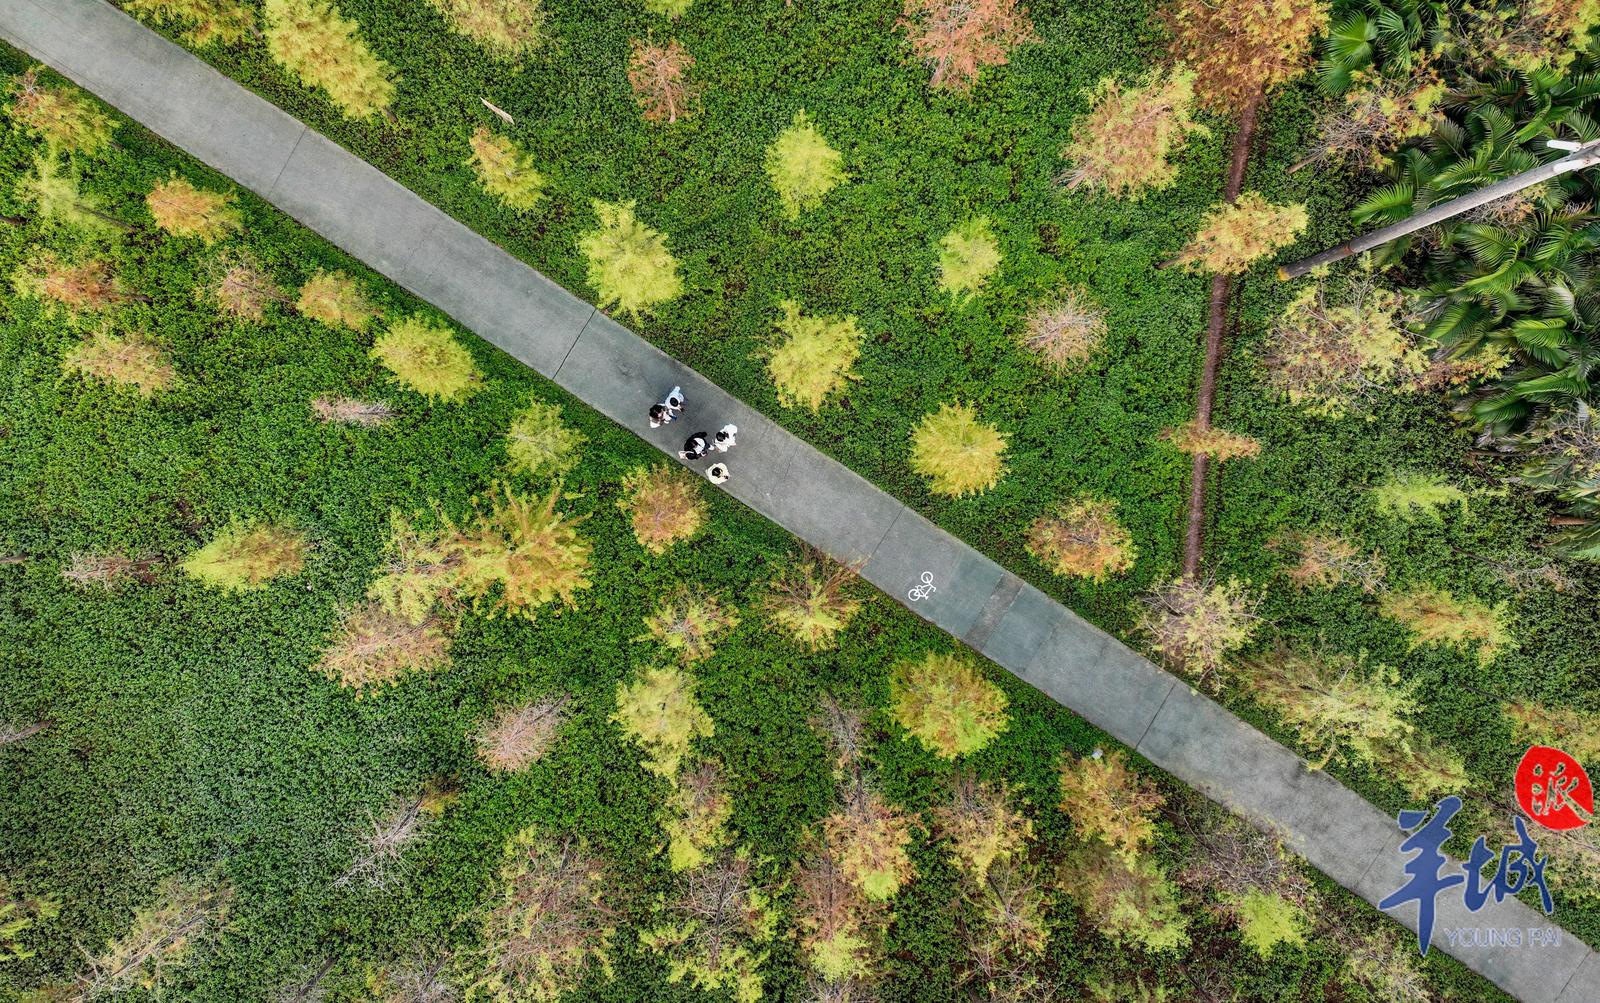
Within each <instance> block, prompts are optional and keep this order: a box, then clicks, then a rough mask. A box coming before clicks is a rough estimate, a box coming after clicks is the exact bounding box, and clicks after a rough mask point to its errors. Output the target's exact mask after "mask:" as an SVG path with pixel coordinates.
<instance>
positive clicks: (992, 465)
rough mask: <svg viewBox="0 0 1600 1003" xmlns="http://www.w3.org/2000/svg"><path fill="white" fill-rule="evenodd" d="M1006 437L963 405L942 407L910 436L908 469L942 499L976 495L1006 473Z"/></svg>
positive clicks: (993, 484)
mask: <svg viewBox="0 0 1600 1003" xmlns="http://www.w3.org/2000/svg"><path fill="white" fill-rule="evenodd" d="M1005 449H1006V437H1005V435H1003V434H1002V433H1001V432H1000V430H999V429H997V428H995V427H994V426H993V425H985V424H983V423H982V422H980V421H978V415H977V412H975V411H973V409H972V408H970V407H966V406H965V405H962V404H945V405H943V406H941V407H940V408H939V410H938V411H935V412H934V413H933V414H930V415H928V416H926V417H924V418H923V419H922V421H921V422H919V423H918V424H917V429H916V431H915V432H913V433H912V436H911V469H913V470H915V471H916V472H917V473H919V474H921V475H922V476H924V477H926V478H928V481H929V487H930V488H931V489H932V490H933V491H934V492H935V493H936V494H942V495H956V496H961V495H968V494H977V493H978V492H980V491H986V490H988V489H989V488H992V487H994V486H995V485H996V484H997V483H999V481H1000V477H1001V475H1002V474H1004V473H1005V462H1004V459H1003V456H1004V454H1005Z"/></svg>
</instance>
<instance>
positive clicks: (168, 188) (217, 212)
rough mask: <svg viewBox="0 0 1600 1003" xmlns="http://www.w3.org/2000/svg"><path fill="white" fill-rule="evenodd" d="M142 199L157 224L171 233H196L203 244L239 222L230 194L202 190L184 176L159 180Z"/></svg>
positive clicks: (224, 232)
mask: <svg viewBox="0 0 1600 1003" xmlns="http://www.w3.org/2000/svg"><path fill="white" fill-rule="evenodd" d="M144 201H145V205H146V206H148V207H149V208H150V215H151V217H152V218H153V219H154V220H155V221H156V226H159V227H160V228H161V229H163V230H165V231H167V232H168V233H170V234H172V235H173V236H174V237H198V238H199V239H200V242H201V243H203V244H214V243H216V242H217V241H219V240H221V239H222V238H223V237H226V236H227V235H228V234H230V233H232V232H234V231H236V230H238V229H239V228H240V226H241V225H242V224H241V223H240V220H239V210H238V209H237V208H235V207H234V205H233V196H232V195H231V194H226V195H225V194H222V193H221V192H208V191H203V190H201V189H199V188H196V187H195V186H194V185H192V184H190V183H189V181H188V179H187V178H179V177H173V178H171V179H170V180H167V181H163V182H161V183H160V184H158V185H156V186H155V187H154V188H152V189H151V190H150V194H149V195H146V196H145V199H144Z"/></svg>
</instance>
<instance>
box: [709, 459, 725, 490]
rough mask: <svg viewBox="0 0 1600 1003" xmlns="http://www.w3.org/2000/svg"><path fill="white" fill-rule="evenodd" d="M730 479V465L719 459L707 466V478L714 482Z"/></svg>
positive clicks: (719, 482) (718, 482)
mask: <svg viewBox="0 0 1600 1003" xmlns="http://www.w3.org/2000/svg"><path fill="white" fill-rule="evenodd" d="M727 479H728V465H727V464H726V463H723V462H722V461H721V460H718V461H717V462H716V463H713V464H712V465H711V466H709V467H707V468H706V480H708V481H710V482H711V483H712V484H721V483H723V482H724V481H726V480H727Z"/></svg>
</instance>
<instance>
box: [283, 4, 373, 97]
mask: <svg viewBox="0 0 1600 1003" xmlns="http://www.w3.org/2000/svg"><path fill="white" fill-rule="evenodd" d="M263 14H264V15H265V17H266V21H267V28H266V37H267V52H269V53H270V54H271V55H272V58H273V59H274V60H276V61H277V63H278V65H280V66H282V67H283V68H284V69H285V70H287V71H289V73H290V74H292V75H293V76H294V77H295V79H297V80H299V81H300V82H301V83H302V84H304V85H305V86H307V87H312V88H316V87H320V88H322V89H323V90H324V91H326V92H327V95H328V98H329V99H330V100H331V101H333V103H334V104H335V105H337V106H338V107H339V109H340V110H341V111H343V112H344V114H345V115H346V116H347V117H349V118H370V117H371V116H373V115H376V114H378V113H379V112H382V111H384V110H385V109H387V108H388V107H389V105H390V103H391V102H393V101H394V79H393V71H391V70H390V68H389V64H387V63H385V62H384V61H383V60H381V59H379V58H378V57H377V56H375V55H373V54H372V50H370V49H368V48H367V45H366V43H365V42H363V41H362V40H361V37H360V35H359V34H357V30H356V29H357V27H358V26H357V24H356V23H355V22H354V21H352V20H349V19H348V18H344V17H340V16H339V11H338V9H337V8H335V7H334V6H333V5H332V4H330V3H328V2H327V0H266V2H265V6H264V7H263Z"/></svg>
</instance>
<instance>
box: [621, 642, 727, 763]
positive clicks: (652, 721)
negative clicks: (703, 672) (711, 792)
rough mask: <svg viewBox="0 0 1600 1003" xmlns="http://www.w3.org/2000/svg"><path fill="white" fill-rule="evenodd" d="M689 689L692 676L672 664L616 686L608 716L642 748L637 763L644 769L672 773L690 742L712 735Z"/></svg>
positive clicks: (645, 671)
mask: <svg viewBox="0 0 1600 1003" xmlns="http://www.w3.org/2000/svg"><path fill="white" fill-rule="evenodd" d="M694 691H695V680H694V677H693V676H691V675H689V674H688V673H687V672H684V671H683V670H682V669H680V668H677V667H676V666H668V667H662V668H654V669H646V670H644V671H642V672H640V673H639V675H638V676H637V677H636V678H635V679H634V680H633V681H632V682H631V683H619V684H617V709H616V712H615V713H613V714H612V715H611V720H613V721H615V722H617V723H618V724H620V725H621V726H622V730H623V731H624V732H625V733H626V734H627V735H628V737H629V738H631V739H633V740H634V741H635V742H637V743H638V744H639V745H640V746H641V747H643V749H644V751H645V754H646V756H647V758H646V759H645V760H644V762H642V763H640V764H639V765H641V766H643V767H644V768H645V769H646V770H648V771H649V772H651V773H654V774H657V775H658V776H663V777H667V778H668V779H672V778H674V777H676V776H677V775H678V770H679V768H680V767H681V765H682V764H683V758H684V756H686V755H688V752H689V747H690V745H692V744H693V743H694V740H695V739H697V738H710V737H711V735H712V734H713V732H714V730H715V729H714V728H713V726H712V723H711V717H710V715H708V714H707V713H706V712H705V710H703V709H702V708H701V706H700V702H699V701H698V700H696V699H695V695H694Z"/></svg>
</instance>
